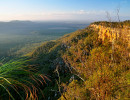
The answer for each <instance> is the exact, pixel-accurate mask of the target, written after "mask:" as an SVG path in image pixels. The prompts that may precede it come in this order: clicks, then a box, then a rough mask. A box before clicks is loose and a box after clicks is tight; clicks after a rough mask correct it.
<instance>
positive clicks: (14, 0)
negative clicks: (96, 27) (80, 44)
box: [0, 0, 130, 21]
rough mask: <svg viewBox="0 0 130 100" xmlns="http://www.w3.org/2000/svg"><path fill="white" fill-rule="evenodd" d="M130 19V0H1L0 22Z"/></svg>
mask: <svg viewBox="0 0 130 100" xmlns="http://www.w3.org/2000/svg"><path fill="white" fill-rule="evenodd" d="M117 8H120V13H119V14H120V18H121V20H125V19H130V0H0V21H8V20H107V18H106V11H108V12H109V13H110V15H111V17H112V20H116V9H117Z"/></svg>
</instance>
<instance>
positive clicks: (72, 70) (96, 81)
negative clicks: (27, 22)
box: [0, 21, 130, 100]
mask: <svg viewBox="0 0 130 100" xmlns="http://www.w3.org/2000/svg"><path fill="white" fill-rule="evenodd" d="M129 36H130V21H125V22H120V23H119V22H111V23H110V22H95V23H92V24H90V26H88V27H86V28H85V29H81V30H77V31H76V32H73V33H70V34H67V35H64V36H63V37H62V38H60V39H58V40H53V41H49V42H45V43H43V44H42V45H41V46H40V47H38V48H36V49H35V50H34V51H32V52H30V53H28V54H27V55H26V56H24V57H19V58H17V59H13V60H11V61H9V62H7V63H1V64H0V86H1V87H0V91H2V92H1V93H2V94H0V99H2V100H7V99H8V98H10V99H18V98H19V100H20V98H21V100H44V99H45V100H57V99H59V100H115V99H117V100H124V99H126V100H127V99H129V98H130V95H129V92H130V89H129V85H130V70H129V68H130V42H129V40H130V37H129Z"/></svg>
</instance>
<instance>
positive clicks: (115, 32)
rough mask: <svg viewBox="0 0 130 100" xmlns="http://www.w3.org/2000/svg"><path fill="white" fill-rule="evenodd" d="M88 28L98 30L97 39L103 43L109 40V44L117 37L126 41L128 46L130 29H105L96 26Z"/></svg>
mask: <svg viewBox="0 0 130 100" xmlns="http://www.w3.org/2000/svg"><path fill="white" fill-rule="evenodd" d="M90 27H92V28H94V29H98V30H99V32H98V34H99V39H101V40H102V41H104V40H105V39H109V41H110V42H112V41H113V40H117V39H118V38H119V37H122V38H123V39H125V40H126V41H128V44H129V46H130V27H129V26H122V28H119V27H114V28H112V27H106V26H103V25H96V24H91V25H90Z"/></svg>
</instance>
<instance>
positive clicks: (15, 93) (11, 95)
mask: <svg viewBox="0 0 130 100" xmlns="http://www.w3.org/2000/svg"><path fill="white" fill-rule="evenodd" d="M27 62H28V60H27V59H20V60H16V61H9V62H7V63H5V64H4V65H2V66H0V99H2V100H7V99H11V100H16V99H19V100H38V98H39V97H38V96H37V94H38V92H39V91H41V90H40V88H39V87H41V86H43V85H44V84H45V82H46V81H45V79H46V77H45V76H44V75H42V74H38V73H37V69H36V68H35V67H33V66H28V67H27V66H26V65H27ZM25 66H26V67H25ZM41 94H42V92H41Z"/></svg>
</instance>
